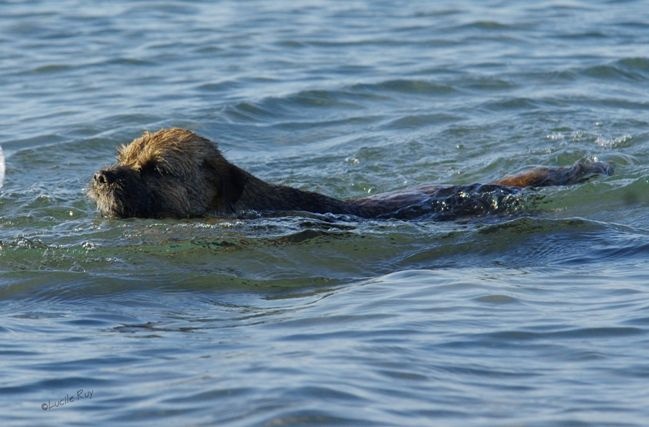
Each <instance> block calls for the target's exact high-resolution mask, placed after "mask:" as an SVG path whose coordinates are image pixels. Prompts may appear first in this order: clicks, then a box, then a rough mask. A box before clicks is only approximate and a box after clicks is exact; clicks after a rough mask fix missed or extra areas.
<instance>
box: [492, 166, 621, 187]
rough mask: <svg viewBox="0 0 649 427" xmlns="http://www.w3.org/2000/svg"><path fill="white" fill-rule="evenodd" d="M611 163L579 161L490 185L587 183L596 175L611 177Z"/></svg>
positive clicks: (524, 185)
mask: <svg viewBox="0 0 649 427" xmlns="http://www.w3.org/2000/svg"><path fill="white" fill-rule="evenodd" d="M613 172H614V168H613V165H612V164H611V163H608V162H598V161H593V160H579V161H577V162H575V164H573V165H572V166H568V167H556V168H535V169H531V170H528V171H525V172H521V173H519V174H516V175H510V176H506V177H504V178H502V179H499V180H497V181H494V182H493V183H492V184H496V185H504V186H507V187H519V188H523V187H548V186H551V185H572V184H579V183H581V182H585V181H588V180H589V179H591V178H592V177H594V176H597V175H613Z"/></svg>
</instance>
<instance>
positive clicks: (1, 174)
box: [0, 147, 5, 188]
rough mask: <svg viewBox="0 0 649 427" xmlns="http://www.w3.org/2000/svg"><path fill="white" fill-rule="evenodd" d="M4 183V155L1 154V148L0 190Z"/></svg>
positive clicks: (0, 151) (0, 148)
mask: <svg viewBox="0 0 649 427" xmlns="http://www.w3.org/2000/svg"><path fill="white" fill-rule="evenodd" d="M4 181H5V155H4V153H3V152H2V147H0V188H2V184H3V183H4Z"/></svg>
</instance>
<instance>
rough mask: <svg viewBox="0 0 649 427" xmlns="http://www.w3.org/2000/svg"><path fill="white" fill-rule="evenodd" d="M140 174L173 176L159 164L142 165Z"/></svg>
mask: <svg viewBox="0 0 649 427" xmlns="http://www.w3.org/2000/svg"><path fill="white" fill-rule="evenodd" d="M140 174H141V175H142V174H155V175H160V176H165V175H171V174H170V173H169V171H168V170H167V169H166V168H165V167H164V166H163V165H161V164H159V163H157V162H149V163H145V164H144V165H142V167H141V168H140Z"/></svg>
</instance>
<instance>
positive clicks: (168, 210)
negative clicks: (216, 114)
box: [88, 128, 612, 218]
mask: <svg viewBox="0 0 649 427" xmlns="http://www.w3.org/2000/svg"><path fill="white" fill-rule="evenodd" d="M611 171H612V169H611V167H610V166H609V165H607V164H605V163H600V162H578V163H576V164H575V165H573V166H572V167H569V168H538V169H533V170H531V171H528V172H524V173H522V174H519V175H514V176H510V177H506V178H503V179H501V180H498V181H495V182H493V183H491V184H487V185H485V186H480V185H474V186H458V187H446V188H439V187H432V186H429V187H420V188H418V189H414V190H410V191H401V192H395V193H390V194H385V195H379V196H374V197H367V198H363V199H353V200H338V199H335V198H332V197H328V196H325V195H322V194H319V193H314V192H309V191H303V190H298V189H296V188H292V187H287V186H283V185H274V184H269V183H267V182H264V181H262V180H261V179H259V178H256V177H255V176H253V175H251V174H250V173H248V172H246V171H244V170H243V169H240V168H239V167H237V166H235V165H233V164H232V163H230V162H228V161H227V160H226V159H225V158H224V157H223V156H222V155H221V153H220V151H219V150H218V149H217V147H216V145H215V144H214V143H212V142H211V141H209V140H208V139H205V138H203V137H200V136H198V135H196V134H194V133H192V132H190V131H188V130H185V129H179V128H173V129H163V130H160V131H157V132H155V133H149V132H145V133H144V134H143V135H142V136H141V137H139V138H137V139H135V140H133V141H132V142H131V143H130V144H128V145H126V146H122V147H121V148H120V149H119V153H118V156H117V164H115V165H113V166H111V167H109V168H106V169H102V170H100V171H99V172H97V173H96V174H95V175H94V177H93V180H92V182H91V184H90V187H89V190H88V195H89V196H90V198H92V199H93V200H95V202H96V203H97V208H98V209H99V211H100V212H101V213H102V214H103V215H105V216H110V217H120V218H125V217H144V218H147V217H153V218H160V217H176V218H183V217H197V216H204V215H207V214H216V215H231V214H236V213H240V212H243V211H248V210H254V211H259V212H268V211H308V212H314V213H333V214H351V215H357V216H361V217H399V218H411V217H416V216H418V215H422V214H425V213H434V212H432V211H434V210H435V209H442V208H445V209H446V208H448V206H453V205H457V206H456V207H458V206H459V208H458V209H455V210H452V211H449V212H451V216H453V215H458V214H459V215H464V214H469V215H471V214H479V213H485V212H489V206H490V205H491V204H494V203H493V200H491V199H489V200H481V199H480V197H477V196H475V194H477V195H480V194H487V193H489V194H490V195H493V194H497V195H499V197H500V196H502V197H507V196H508V195H510V194H512V193H513V192H514V191H515V190H514V189H515V188H520V187H528V186H546V185H566V184H573V183H577V182H581V181H583V180H585V179H587V178H589V177H590V176H592V175H594V174H610V173H611ZM468 193H471V194H474V196H467V194H468ZM471 197H473V198H471ZM440 201H442V202H440ZM438 202H439V203H438Z"/></svg>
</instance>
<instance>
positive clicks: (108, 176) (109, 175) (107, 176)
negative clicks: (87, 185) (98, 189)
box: [93, 170, 115, 184]
mask: <svg viewBox="0 0 649 427" xmlns="http://www.w3.org/2000/svg"><path fill="white" fill-rule="evenodd" d="M93 178H94V180H95V182H96V183H97V184H111V183H113V182H115V173H114V172H112V171H109V170H101V171H99V172H97V173H96V174H95V176H94V177H93Z"/></svg>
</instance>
